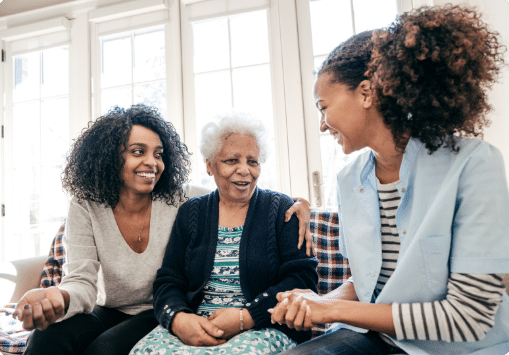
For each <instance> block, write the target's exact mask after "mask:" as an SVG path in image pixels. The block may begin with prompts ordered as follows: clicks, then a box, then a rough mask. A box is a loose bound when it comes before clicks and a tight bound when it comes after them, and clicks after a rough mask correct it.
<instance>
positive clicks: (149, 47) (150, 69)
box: [134, 27, 166, 83]
mask: <svg viewBox="0 0 509 355" xmlns="http://www.w3.org/2000/svg"><path fill="white" fill-rule="evenodd" d="M165 76H166V62H165V55H164V31H163V28H162V27H158V28H151V29H144V30H140V31H135V32H134V82H135V83H139V82H142V81H150V80H156V79H161V78H164V77H165Z"/></svg>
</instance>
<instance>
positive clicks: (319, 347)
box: [283, 329, 403, 355]
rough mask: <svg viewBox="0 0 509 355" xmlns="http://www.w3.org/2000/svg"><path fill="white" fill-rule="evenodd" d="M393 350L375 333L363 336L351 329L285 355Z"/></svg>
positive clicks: (371, 354)
mask: <svg viewBox="0 0 509 355" xmlns="http://www.w3.org/2000/svg"><path fill="white" fill-rule="evenodd" d="M393 350H394V348H393V347H392V346H390V345H389V344H387V343H386V342H384V341H383V340H382V339H381V338H380V336H379V335H378V334H377V333H375V332H368V333H366V334H362V333H358V332H355V331H353V330H349V329H340V330H337V331H335V332H332V333H327V334H324V335H322V336H319V337H317V338H314V339H312V340H309V341H307V342H305V343H302V344H300V345H299V346H297V347H296V348H293V349H291V350H288V351H286V352H284V353H283V354H284V355H309V354H324V355H386V354H391V353H393V352H392V351H393ZM400 352H401V353H403V351H400Z"/></svg>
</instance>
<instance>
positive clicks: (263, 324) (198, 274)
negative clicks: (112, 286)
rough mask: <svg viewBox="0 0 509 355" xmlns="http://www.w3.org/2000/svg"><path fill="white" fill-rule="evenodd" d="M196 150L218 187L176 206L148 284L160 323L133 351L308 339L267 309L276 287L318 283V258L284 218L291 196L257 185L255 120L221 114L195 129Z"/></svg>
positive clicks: (259, 154)
mask: <svg viewBox="0 0 509 355" xmlns="http://www.w3.org/2000/svg"><path fill="white" fill-rule="evenodd" d="M201 151H202V154H203V156H204V157H205V159H206V164H207V172H208V174H209V175H211V176H213V177H214V180H215V182H216V185H217V190H215V191H214V192H212V193H210V194H208V195H206V196H202V197H198V198H194V199H191V200H189V201H188V202H186V203H184V204H183V205H182V206H181V208H180V210H179V213H178V215H177V218H176V220H175V224H174V226H173V230H172V234H171V238H170V242H169V244H168V248H167V249H166V254H165V257H164V260H163V265H162V267H161V269H159V271H158V273H157V277H156V280H155V282H154V308H155V313H156V318H157V319H158V321H159V323H160V325H159V326H158V327H157V328H156V329H154V331H152V332H151V333H149V334H148V335H147V336H146V337H145V338H144V339H142V341H141V342H139V343H138V344H137V346H136V347H135V348H134V349H133V350H132V351H131V354H148V353H152V352H154V351H157V350H158V349H168V353H170V352H171V353H173V354H176V353H187V352H185V351H189V352H192V353H193V354H201V353H203V354H216V353H217V354H229V353H237V354H238V353H245V352H250V353H252V354H272V353H278V352H280V351H283V350H285V349H288V348H291V347H293V346H294V344H296V343H300V342H302V341H304V340H307V339H309V338H310V336H311V334H310V332H297V331H295V330H292V329H289V328H288V327H287V326H285V325H279V324H271V322H270V314H269V313H268V312H267V310H268V309H269V308H271V307H274V306H275V305H276V303H277V299H276V294H277V293H278V292H280V291H284V290H288V289H293V288H311V289H316V282H317V273H316V270H315V268H316V265H317V261H316V259H313V258H308V257H307V256H306V253H305V251H304V250H299V249H298V248H297V238H298V225H297V219H296V218H295V217H292V219H291V220H290V221H288V222H285V217H284V215H285V212H286V210H287V209H288V208H289V207H290V206H291V205H292V200H291V199H290V198H289V197H288V196H285V195H283V194H280V193H277V192H274V191H269V190H262V189H259V188H258V187H257V186H256V183H257V180H258V177H259V176H260V172H261V166H260V164H261V163H262V162H264V161H265V157H266V154H267V149H266V143H265V130H264V129H263V126H262V125H261V124H260V123H259V122H258V121H256V120H253V119H252V118H249V117H245V116H242V115H239V114H237V115H232V116H231V117H222V118H221V119H219V120H218V122H217V123H210V124H208V125H206V126H205V127H204V128H203V131H202V144H201Z"/></svg>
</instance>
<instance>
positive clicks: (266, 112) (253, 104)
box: [233, 64, 274, 139]
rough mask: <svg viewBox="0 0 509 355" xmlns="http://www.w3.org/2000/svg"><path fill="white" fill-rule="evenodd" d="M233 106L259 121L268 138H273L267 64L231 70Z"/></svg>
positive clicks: (270, 91) (269, 81)
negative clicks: (266, 131) (263, 126)
mask: <svg viewBox="0 0 509 355" xmlns="http://www.w3.org/2000/svg"><path fill="white" fill-rule="evenodd" d="M233 104H234V107H235V109H237V110H241V111H245V112H250V113H251V114H253V115H254V116H255V117H256V118H258V119H259V120H261V121H262V122H263V123H264V125H265V127H266V128H267V130H268V132H269V138H271V139H272V138H274V119H273V117H272V116H273V114H272V90H271V80H270V66H269V65H268V64H266V65H259V66H255V67H247V68H241V69H234V70H233Z"/></svg>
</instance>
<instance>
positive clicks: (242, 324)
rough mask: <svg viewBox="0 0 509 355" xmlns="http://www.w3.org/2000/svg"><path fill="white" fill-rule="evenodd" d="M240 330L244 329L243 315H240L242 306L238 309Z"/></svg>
mask: <svg viewBox="0 0 509 355" xmlns="http://www.w3.org/2000/svg"><path fill="white" fill-rule="evenodd" d="M239 327H240V331H243V330H244V316H243V315H242V308H241V309H240V325H239Z"/></svg>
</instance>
